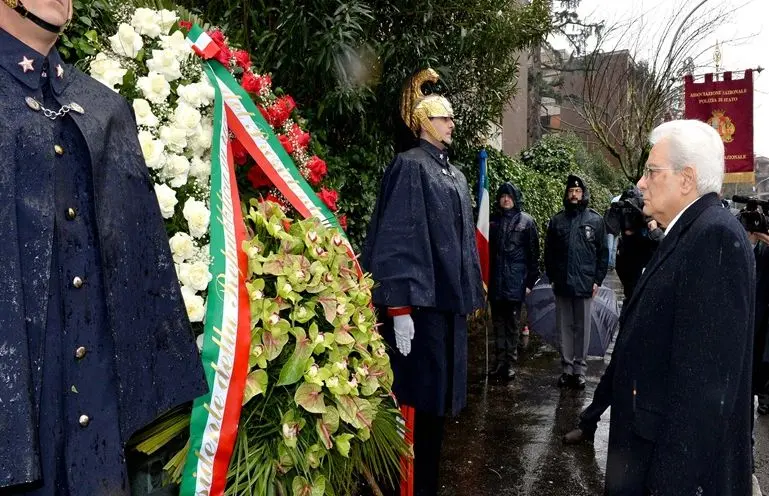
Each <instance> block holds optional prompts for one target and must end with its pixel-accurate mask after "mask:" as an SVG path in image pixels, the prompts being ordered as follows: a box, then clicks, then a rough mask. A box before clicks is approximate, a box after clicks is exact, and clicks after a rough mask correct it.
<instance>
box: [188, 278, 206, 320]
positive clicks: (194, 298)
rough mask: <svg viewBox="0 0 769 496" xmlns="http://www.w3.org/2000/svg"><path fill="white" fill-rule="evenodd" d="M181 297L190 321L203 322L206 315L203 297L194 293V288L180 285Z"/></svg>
mask: <svg viewBox="0 0 769 496" xmlns="http://www.w3.org/2000/svg"><path fill="white" fill-rule="evenodd" d="M182 298H184V306H185V307H187V317H189V319H190V322H203V318H204V317H205V316H206V304H205V301H203V297H201V296H200V295H198V294H196V293H195V290H194V289H192V288H188V287H187V286H182Z"/></svg>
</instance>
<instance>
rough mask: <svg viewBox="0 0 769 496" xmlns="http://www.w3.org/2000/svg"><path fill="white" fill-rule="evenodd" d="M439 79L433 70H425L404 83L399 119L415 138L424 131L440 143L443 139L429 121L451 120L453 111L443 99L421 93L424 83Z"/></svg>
mask: <svg viewBox="0 0 769 496" xmlns="http://www.w3.org/2000/svg"><path fill="white" fill-rule="evenodd" d="M439 79H440V78H439V76H438V73H437V72H435V71H434V70H433V69H425V70H422V71H420V72H418V73H417V74H415V75H414V76H412V77H411V78H410V79H409V80H408V81H407V82H406V87H405V89H404V90H403V95H402V97H401V117H402V118H403V121H404V122H405V123H406V125H407V126H408V127H409V129H411V131H412V132H413V133H414V135H415V136H417V137H419V131H420V130H422V129H424V130H425V131H427V133H428V134H429V135H430V136H431V137H433V138H434V139H436V140H437V141H438V142H441V141H443V138H442V137H441V135H440V133H438V131H436V129H435V127H434V126H433V124H432V122H430V119H431V118H435V117H449V118H451V119H453V118H454V109H452V108H451V103H450V102H449V101H448V100H447V99H446V98H445V97H443V96H440V95H425V94H424V93H423V92H422V85H423V84H424V83H426V82H428V81H430V82H432V83H437V82H438V80H439Z"/></svg>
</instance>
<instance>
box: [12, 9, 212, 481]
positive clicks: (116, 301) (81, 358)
mask: <svg viewBox="0 0 769 496" xmlns="http://www.w3.org/2000/svg"><path fill="white" fill-rule="evenodd" d="M71 16H72V0H23V3H22V1H20V0H2V2H0V89H1V91H2V98H0V115H2V119H0V161H1V162H2V163H1V164H0V204H1V205H2V208H0V225H2V226H3V242H2V243H0V267H1V268H2V269H0V494H3V495H8V494H12V495H17V494H25V495H39V496H54V495H56V496H66V495H83V496H86V495H87V496H91V495H97V494H105V495H106V494H109V495H110V496H116V495H118V496H119V495H129V494H131V489H130V487H129V486H130V484H129V482H128V475H127V469H126V465H125V453H124V446H125V444H126V442H127V441H128V439H129V437H130V436H131V435H132V434H133V433H134V432H136V431H137V430H138V429H140V428H142V427H143V426H145V425H147V424H149V423H150V422H152V421H153V420H154V419H156V418H157V417H158V416H159V415H161V414H162V413H164V412H166V411H168V410H170V409H171V408H174V407H175V406H177V405H181V404H184V403H186V402H188V401H190V400H192V399H194V398H195V397H197V396H199V395H201V394H203V393H204V392H205V389H206V385H205V381H204V378H203V372H202V367H201V363H200V358H199V355H198V352H197V349H196V347H195V343H194V339H193V336H192V333H191V331H190V328H189V321H188V319H187V314H186V311H185V307H184V302H183V300H182V296H181V291H180V289H179V283H178V281H177V279H176V274H175V270H174V264H173V259H172V257H171V253H170V249H169V246H168V238H167V236H166V233H165V229H164V226H163V220H162V217H161V215H160V210H159V207H158V204H157V199H156V197H155V195H154V191H153V187H152V182H151V180H150V177H149V175H148V172H147V168H146V165H145V163H144V159H143V158H142V152H141V149H140V147H139V143H138V139H137V133H136V123H135V121H134V119H133V117H132V113H131V111H130V108H129V106H128V104H127V102H126V101H125V100H123V99H122V98H121V97H120V96H119V95H117V94H116V93H115V92H114V91H112V90H111V89H109V88H107V87H105V86H104V85H102V84H100V83H98V82H97V81H95V80H93V79H91V78H90V77H88V76H86V75H84V74H83V73H82V72H80V71H78V70H77V69H75V68H74V67H72V66H69V65H66V64H65V63H64V62H63V61H62V60H61V57H60V56H59V53H58V52H57V50H56V48H55V47H54V45H55V43H56V40H57V37H58V35H59V34H60V33H61V31H62V29H63V27H64V26H65V25H66V24H67V23H68V22H69V20H70V18H71Z"/></svg>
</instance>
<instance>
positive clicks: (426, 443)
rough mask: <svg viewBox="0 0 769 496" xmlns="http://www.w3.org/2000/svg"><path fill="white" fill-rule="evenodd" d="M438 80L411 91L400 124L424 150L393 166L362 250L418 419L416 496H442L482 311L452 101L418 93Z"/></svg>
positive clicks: (404, 394) (398, 382)
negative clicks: (455, 153)
mask: <svg viewBox="0 0 769 496" xmlns="http://www.w3.org/2000/svg"><path fill="white" fill-rule="evenodd" d="M437 79H438V75H437V73H435V72H434V71H432V70H427V71H423V72H420V73H418V74H417V75H415V76H414V77H413V79H412V80H411V81H410V82H409V84H408V85H407V88H406V91H405V92H404V95H403V103H402V109H401V110H402V116H403V118H404V121H405V122H406V124H407V125H408V126H409V128H410V129H411V130H412V132H413V133H414V135H415V136H417V137H419V138H420V140H419V144H418V146H416V147H414V148H412V149H410V150H408V151H406V152H403V153H399V154H398V156H397V157H395V160H394V161H393V162H392V163H391V164H390V165H389V166H388V167H387V170H386V171H385V173H384V177H383V178H382V186H381V189H380V192H379V197H378V199H377V204H376V207H375V209H374V213H373V215H372V217H371V225H370V226H369V233H368V237H367V239H366V246H365V248H364V252H363V266H364V268H365V269H366V270H368V271H370V272H371V274H372V275H373V278H374V280H375V281H376V282H377V285H376V286H375V288H374V291H373V295H372V296H373V301H374V303H375V304H376V305H377V306H378V307H379V312H380V317H382V319H383V324H384V325H383V326H382V335H383V336H384V338H385V339H386V340H387V341H388V342H389V343H390V345H391V346H392V350H391V363H392V367H393V372H394V375H395V377H394V383H393V390H394V392H395V395H396V397H397V398H398V400H399V401H400V402H401V403H402V404H403V405H407V406H408V407H412V408H413V409H414V410H415V411H416V415H415V417H416V418H415V424H414V425H409V428H411V429H413V436H414V453H415V460H414V477H415V481H414V489H415V494H416V495H417V496H435V495H436V494H437V493H438V466H439V461H440V451H441V442H442V438H443V423H444V418H445V416H446V415H449V414H454V415H456V414H457V413H459V411H460V410H461V409H462V408H463V407H464V406H465V403H466V399H467V320H466V317H467V315H468V314H470V313H472V312H473V311H474V310H476V309H478V308H480V307H482V306H483V289H482V283H481V272H480V264H479V262H478V250H477V248H476V244H475V223H474V221H473V212H472V207H471V204H470V192H469V190H468V187H467V181H466V180H465V177H464V175H463V174H462V173H461V172H460V171H459V169H457V168H456V167H454V166H453V165H452V164H451V163H450V162H449V158H448V153H447V151H446V148H447V147H448V145H450V144H451V137H452V133H453V131H454V112H453V110H452V108H451V104H450V103H449V101H448V100H446V98H444V97H442V96H439V95H428V96H425V95H424V94H423V93H422V90H421V86H422V83H424V82H426V81H428V80H430V81H433V82H435V81H437ZM407 418H408V416H407Z"/></svg>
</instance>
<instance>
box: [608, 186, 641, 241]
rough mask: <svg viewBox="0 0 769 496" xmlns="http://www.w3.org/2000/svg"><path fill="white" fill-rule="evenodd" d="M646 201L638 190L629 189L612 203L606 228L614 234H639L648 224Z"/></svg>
mask: <svg viewBox="0 0 769 496" xmlns="http://www.w3.org/2000/svg"><path fill="white" fill-rule="evenodd" d="M643 208H644V199H643V195H642V194H641V192H640V191H638V189H637V188H629V189H628V190H627V191H625V192H624V193H622V196H620V199H619V200H618V201H615V202H612V204H611V206H610V207H609V210H608V211H607V212H606V215H605V216H604V221H605V222H606V226H607V227H608V229H609V231H610V232H611V233H612V234H615V235H620V234H622V233H624V232H625V231H633V232H638V231H640V230H642V229H644V228H645V227H646V224H647V222H648V220H647V218H646V216H645V215H644V213H643Z"/></svg>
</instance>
